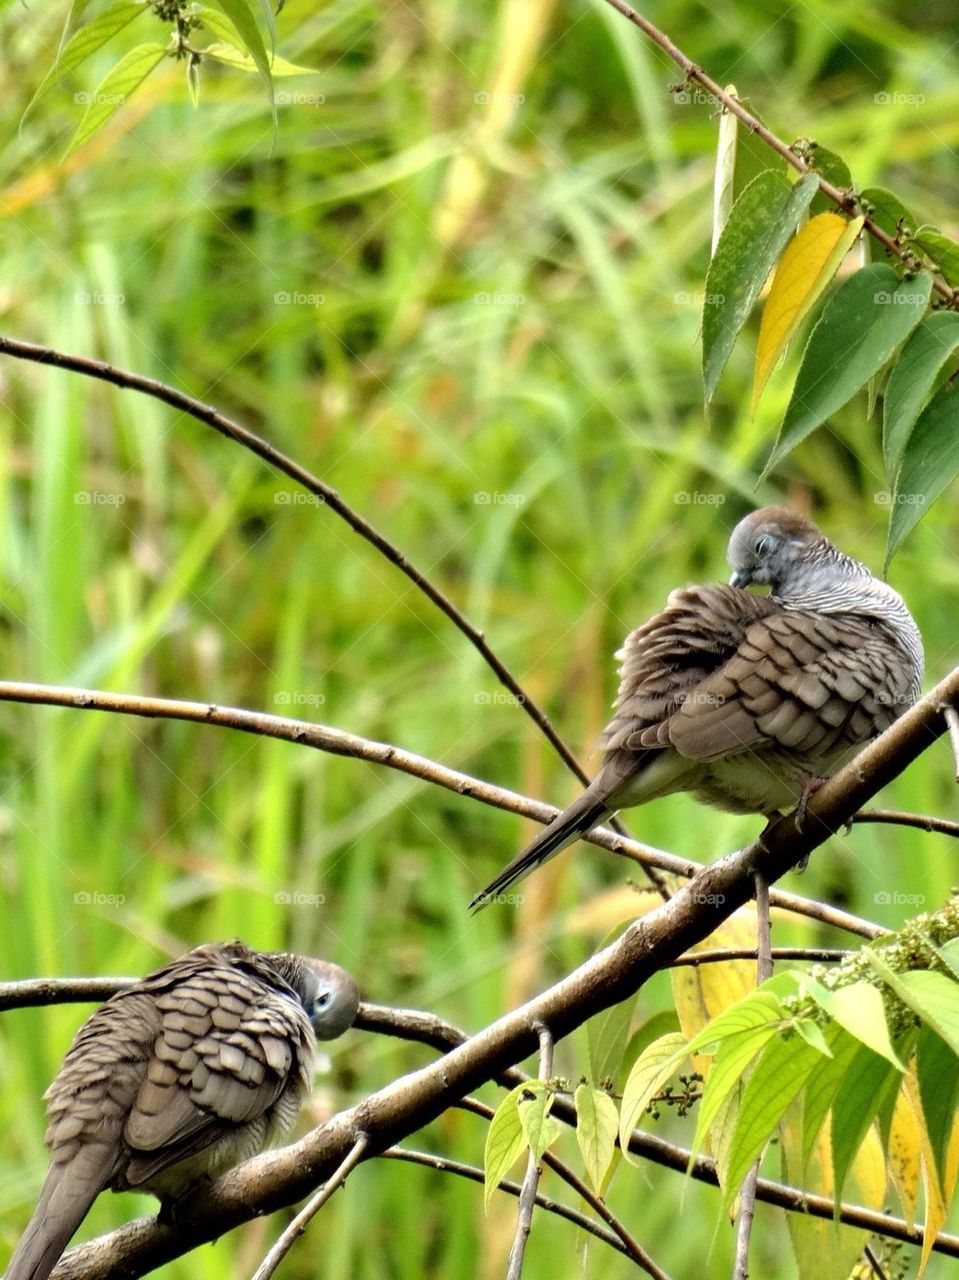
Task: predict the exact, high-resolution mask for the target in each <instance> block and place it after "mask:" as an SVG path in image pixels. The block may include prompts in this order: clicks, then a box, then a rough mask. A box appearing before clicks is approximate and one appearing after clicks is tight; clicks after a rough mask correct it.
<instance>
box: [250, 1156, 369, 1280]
mask: <svg viewBox="0 0 959 1280" xmlns="http://www.w3.org/2000/svg"><path fill="white" fill-rule="evenodd" d="M366 1147H367V1142H366V1134H364V1133H359V1134H357V1136H356V1141H355V1142H354V1143H353V1147H352V1149H351V1150H350V1151H349V1152H348V1153H347V1155H346V1157H345V1159H344V1160H343V1163H342V1164H341V1165H340V1167H339V1168H338V1169H337V1170H335V1172H334V1173H333V1175H332V1176H331V1177H330V1178H329V1179H327V1181H326V1182H324V1184H323V1186H322V1187H320V1189H319V1191H317V1193H316V1194H315V1195H313V1196H311V1197H310V1199H309V1200H308V1201H307V1203H306V1204H305V1205H304V1206H303V1208H302V1209H301V1210H300V1212H299V1213H298V1214H297V1215H296V1217H295V1218H294V1219H293V1221H292V1222H291V1223H290V1225H289V1226H288V1227H287V1228H286V1230H285V1231H283V1233H282V1234H281V1235H280V1237H279V1239H278V1240H277V1241H276V1243H275V1244H274V1245H273V1247H272V1248H271V1249H270V1250H269V1252H268V1253H267V1255H266V1257H265V1258H264V1259H263V1261H262V1262H261V1263H260V1265H259V1266H258V1267H257V1269H256V1270H255V1271H254V1272H253V1277H252V1280H271V1277H272V1276H273V1275H274V1273H275V1272H276V1269H277V1267H278V1266H279V1265H280V1263H281V1262H282V1261H283V1259H284V1258H285V1257H286V1255H287V1254H288V1253H289V1252H290V1250H291V1249H292V1248H293V1245H294V1244H295V1243H296V1241H297V1240H298V1239H299V1238H300V1236H301V1235H302V1234H303V1232H304V1231H305V1230H306V1229H307V1227H308V1226H309V1225H310V1223H311V1222H312V1220H313V1219H314V1218H315V1217H316V1215H317V1214H318V1213H319V1211H320V1210H321V1209H322V1208H323V1206H324V1205H325V1204H326V1202H327V1200H329V1198H330V1197H331V1196H332V1195H333V1193H334V1192H335V1191H338V1190H339V1188H340V1187H342V1186H343V1184H344V1183H345V1182H346V1180H347V1178H348V1177H349V1176H350V1174H351V1173H352V1172H353V1170H354V1169H355V1168H356V1166H357V1165H358V1164H359V1163H360V1161H361V1160H362V1159H363V1157H364V1156H365V1154H366Z"/></svg>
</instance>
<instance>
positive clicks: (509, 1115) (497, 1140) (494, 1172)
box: [483, 1082, 535, 1213]
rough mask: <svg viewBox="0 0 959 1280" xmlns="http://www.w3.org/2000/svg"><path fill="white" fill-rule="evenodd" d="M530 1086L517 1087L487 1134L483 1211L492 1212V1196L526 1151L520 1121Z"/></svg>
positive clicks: (499, 1107) (496, 1115) (491, 1122)
mask: <svg viewBox="0 0 959 1280" xmlns="http://www.w3.org/2000/svg"><path fill="white" fill-rule="evenodd" d="M533 1083H535V1082H531V1084H521V1085H517V1086H516V1088H515V1089H513V1090H512V1092H510V1093H508V1094H507V1095H506V1097H505V1098H504V1099H503V1101H502V1102H501V1103H500V1104H499V1106H498V1107H497V1108H496V1112H495V1114H494V1116H493V1119H492V1120H491V1121H490V1126H489V1130H488V1131H487V1134H486V1149H485V1151H484V1154H483V1169H484V1171H485V1174H486V1188H485V1192H484V1207H485V1209H486V1212H487V1213H488V1212H489V1204H490V1200H491V1199H492V1198H493V1192H494V1191H495V1190H496V1188H497V1187H498V1186H499V1184H500V1183H501V1182H502V1181H503V1179H504V1178H505V1177H506V1175H507V1173H508V1172H509V1170H510V1169H511V1168H512V1166H513V1165H514V1164H515V1162H516V1159H517V1157H518V1156H519V1154H520V1152H521V1151H524V1150H525V1149H526V1135H525V1134H524V1132H523V1125H522V1123H521V1122H520V1118H519V1098H520V1094H521V1093H523V1092H524V1091H525V1090H529V1089H530V1088H532V1087H533Z"/></svg>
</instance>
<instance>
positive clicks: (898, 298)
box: [764, 262, 932, 474]
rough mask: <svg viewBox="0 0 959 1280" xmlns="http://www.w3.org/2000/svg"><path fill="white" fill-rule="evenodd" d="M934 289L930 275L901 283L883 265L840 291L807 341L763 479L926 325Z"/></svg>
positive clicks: (862, 273) (854, 278) (866, 269)
mask: <svg viewBox="0 0 959 1280" xmlns="http://www.w3.org/2000/svg"><path fill="white" fill-rule="evenodd" d="M931 289H932V277H931V276H930V275H929V274H928V273H927V272H922V273H921V274H920V275H917V276H915V277H914V278H913V279H911V280H909V281H908V282H905V283H901V282H900V280H899V277H898V275H897V274H896V272H895V271H894V270H893V268H892V267H890V266H889V265H888V264H887V263H885V262H874V263H873V264H872V265H871V266H868V267H863V268H862V270H861V271H857V272H856V274H855V275H852V276H850V277H849V278H848V280H845V281H844V282H843V283H842V284H841V285H840V286H839V288H838V289H837V290H836V292H835V293H834V294H833V296H832V297H831V298H830V300H829V301H828V302H827V304H826V307H825V310H824V311H823V313H822V316H821V317H820V319H819V321H818V322H817V324H816V326H815V328H814V329H813V331H812V333H811V334H810V335H809V341H808V343H807V344H806V350H805V352H804V353H803V359H802V364H801V365H800V368H799V373H798V374H797V376H796V385H795V387H794V388H793V394H792V399H791V400H790V401H789V406H788V408H787V409H786V416H785V418H784V419H783V424H782V428H781V429H780V433H779V439H778V441H777V442H776V447H775V449H774V450H773V452H772V456H771V457H770V459H769V461H768V462H767V464H766V468H765V472H764V474H768V472H769V471H770V470H771V469H772V468H773V467H774V466H775V465H776V464H777V463H778V462H780V461H781V460H782V459H783V458H784V457H785V456H786V454H787V453H790V452H791V451H792V450H793V449H794V448H795V447H796V445H797V444H799V442H800V441H801V440H804V439H805V438H806V436H808V435H809V433H810V431H813V430H815V428H816V427H818V426H819V425H820V423H822V422H824V421H825V420H826V419H827V418H828V417H829V416H830V414H833V413H835V412H836V410H837V409H841V408H842V406H843V405H844V404H845V403H846V402H847V400H851V399H852V397H853V396H854V395H855V394H856V392H857V391H858V390H859V389H860V388H861V387H863V386H865V384H866V383H867V382H868V381H869V379H870V378H871V377H872V375H873V374H874V373H877V372H878V371H879V370H880V369H881V368H882V366H883V365H884V364H885V363H886V361H887V360H888V359H889V357H890V356H891V355H892V353H893V351H895V349H896V347H898V346H899V344H900V342H903V341H904V340H905V339H906V338H907V337H908V336H909V334H910V333H911V332H912V330H913V329H914V328H915V327H916V325H917V324H918V323H919V321H920V320H921V319H922V317H923V313H924V312H925V310H926V307H927V305H928V303H929V293H930V291H931Z"/></svg>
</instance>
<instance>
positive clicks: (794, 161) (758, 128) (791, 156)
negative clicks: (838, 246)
mask: <svg viewBox="0 0 959 1280" xmlns="http://www.w3.org/2000/svg"><path fill="white" fill-rule="evenodd" d="M606 2H607V4H610V5H612V7H613V8H614V9H615V10H616V11H617V12H618V13H621V14H622V15H623V17H624V18H626V19H627V21H629V22H631V23H632V24H633V25H634V26H636V27H639V29H640V31H642V32H643V34H644V35H646V36H648V37H649V39H650V40H652V42H653V43H654V44H656V45H658V46H659V48H660V49H662V51H663V52H664V53H665V54H666V55H667V57H669V58H671V59H672V61H673V62H675V63H676V65H677V66H678V67H679V68H680V69H681V70H682V72H683V74H684V75H685V77H686V79H687V80H695V81H696V82H697V84H701V85H702V86H703V88H704V89H705V90H706V92H707V93H708V94H711V95H712V97H713V98H715V99H716V101H717V102H718V103H722V105H723V107H724V108H725V110H726V111H728V112H729V113H730V114H731V115H734V116H736V118H737V119H739V120H741V121H742V123H743V124H744V125H745V126H746V128H747V129H748V130H749V132H750V133H752V134H755V136H756V137H757V138H759V139H761V140H762V141H763V142H764V143H765V144H766V146H767V147H769V148H770V149H771V150H773V151H775V152H776V154H777V155H778V156H781V157H782V159H783V160H785V161H786V163H787V164H789V165H792V167H793V168H794V169H798V171H799V172H800V173H814V174H816V177H817V178H818V180H819V190H820V191H821V192H822V193H823V195H824V196H826V197H827V198H828V199H830V200H832V202H833V203H834V204H835V205H837V206H838V207H839V208H840V209H842V210H844V211H845V212H847V213H853V212H858V211H859V210H858V208H857V204H856V198H855V195H854V194H853V192H851V191H846V190H843V188H842V187H837V186H836V185H835V184H834V183H832V182H830V181H829V180H828V179H827V178H824V177H822V175H821V174H819V173H816V170H815V169H814V168H813V167H812V166H810V165H809V164H807V163H806V161H805V160H804V159H803V158H802V156H800V155H798V154H797V152H796V151H794V150H793V149H792V147H790V146H789V144H788V143H786V142H783V140H782V138H779V137H777V136H776V134H775V133H773V132H772V130H771V129H767V127H766V126H765V125H764V124H763V123H762V121H761V120H759V119H757V117H756V116H754V115H753V114H752V112H751V111H748V110H747V109H746V108H745V107H744V106H743V104H742V103H741V102H740V100H739V99H738V98H737V97H734V95H733V94H731V93H729V92H727V91H726V90H725V89H724V88H723V87H722V86H721V85H719V84H717V83H716V81H715V80H714V79H713V78H712V77H711V76H709V75H707V73H706V72H705V71H704V70H703V69H702V67H700V66H698V65H697V64H696V63H695V62H693V60H692V59H691V58H688V57H687V56H686V54H685V53H683V51H682V49H680V48H679V46H678V45H676V44H674V43H673V41H672V40H670V38H669V36H667V35H666V33H665V32H664V31H660V29H659V28H658V27H657V26H654V25H653V23H652V22H650V21H649V19H648V18H644V17H643V15H642V14H641V13H638V12H637V11H636V10H635V9H634V8H633V6H632V5H631V4H627V2H626V0H606ZM863 228H864V230H865V231H867V232H868V233H869V235H871V236H872V238H873V239H874V240H876V241H878V242H879V244H881V245H882V247H883V248H884V249H885V250H886V252H887V253H891V254H892V255H893V256H894V257H896V258H899V259H900V260H901V261H903V262H904V263H905V265H906V266H909V265H911V263H912V262H914V261H915V255H914V254H913V253H912V252H911V251H910V250H909V249H908V247H906V246H903V245H901V244H899V242H898V241H897V240H896V239H895V238H894V237H893V236H891V235H889V234H888V233H887V232H885V231H883V229H882V227H880V226H879V224H878V223H877V222H875V221H873V219H872V218H870V217H865V218H864V219H863ZM930 275H931V276H932V285H933V288H934V289H935V290H936V292H937V293H938V294H939V295H940V296H941V297H943V298H945V299H946V301H947V302H948V303H949V304H950V306H953V307H955V306H956V305H957V303H959V296H957V294H956V291H955V290H954V289H952V288H951V287H950V285H949V284H947V283H946V281H945V280H944V279H941V278H940V277H939V276H937V275H936V274H935V272H930ZM957 732H959V722H957ZM956 749H957V766H959V737H957V748H956Z"/></svg>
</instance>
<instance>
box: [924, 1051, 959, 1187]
mask: <svg viewBox="0 0 959 1280" xmlns="http://www.w3.org/2000/svg"><path fill="white" fill-rule="evenodd" d="M916 1076H917V1078H918V1080H919V1097H920V1098H921V1100H922V1111H923V1115H924V1116H925V1118H926V1131H927V1132H928V1134H929V1141H930V1142H931V1143H932V1150H933V1154H934V1155H935V1158H936V1169H937V1170H938V1172H939V1181H940V1182H941V1183H944V1182H945V1172H946V1155H947V1152H948V1150H949V1139H950V1137H951V1136H952V1126H953V1122H954V1120H955V1118H956V1109H957V1106H959V1058H957V1057H956V1054H955V1053H954V1052H953V1050H952V1049H950V1047H949V1046H948V1045H947V1044H946V1042H945V1040H943V1038H942V1037H941V1036H938V1035H936V1033H935V1031H933V1030H932V1029H931V1028H930V1027H923V1028H922V1029H921V1031H920V1032H919V1041H918V1044H917V1045H916Z"/></svg>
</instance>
